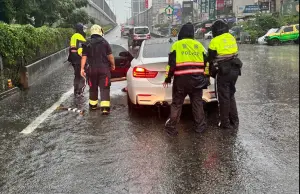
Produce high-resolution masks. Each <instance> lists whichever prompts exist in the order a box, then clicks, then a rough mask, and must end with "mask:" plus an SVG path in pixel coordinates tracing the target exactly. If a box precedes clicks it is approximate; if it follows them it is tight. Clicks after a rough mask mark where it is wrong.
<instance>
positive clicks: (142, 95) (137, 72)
mask: <svg viewBox="0 0 300 194" xmlns="http://www.w3.org/2000/svg"><path fill="white" fill-rule="evenodd" d="M171 46H172V43H169V42H168V39H153V40H146V41H144V42H143V43H142V45H141V47H140V49H139V51H138V53H137V56H136V57H135V58H134V59H133V60H132V61H131V67H130V68H129V70H128V72H127V88H128V95H127V96H128V103H129V104H128V105H129V107H131V106H134V105H142V106H144V105H146V106H153V105H165V106H166V105H170V104H171V103H172V84H171V85H169V87H168V88H164V87H163V85H162V84H163V82H164V80H165V75H166V66H167V64H168V54H169V52H170V49H171ZM210 82H211V85H210V86H209V87H208V89H206V90H204V91H203V97H202V98H203V100H204V101H205V102H207V103H209V102H215V101H217V99H216V94H215V87H214V79H213V78H211V79H210ZM189 103H190V100H189V97H188V96H187V97H186V99H185V102H184V104H189Z"/></svg>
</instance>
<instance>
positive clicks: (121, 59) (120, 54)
mask: <svg viewBox="0 0 300 194" xmlns="http://www.w3.org/2000/svg"><path fill="white" fill-rule="evenodd" d="M110 47H111V50H112V54H113V56H114V58H115V64H116V69H115V70H114V71H111V77H112V78H121V77H126V74H127V71H128V69H129V68H130V63H131V61H132V59H133V56H132V54H131V53H130V52H129V51H128V50H127V49H125V48H124V47H122V46H121V45H116V44H110Z"/></svg>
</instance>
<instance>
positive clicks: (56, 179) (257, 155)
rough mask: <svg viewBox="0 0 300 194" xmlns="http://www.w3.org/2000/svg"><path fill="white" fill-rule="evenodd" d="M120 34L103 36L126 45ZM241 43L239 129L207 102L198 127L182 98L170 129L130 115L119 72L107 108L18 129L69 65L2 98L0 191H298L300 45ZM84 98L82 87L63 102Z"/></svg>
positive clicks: (64, 79)
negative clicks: (203, 124) (79, 94)
mask: <svg viewBox="0 0 300 194" xmlns="http://www.w3.org/2000/svg"><path fill="white" fill-rule="evenodd" d="M119 34H120V33H119V29H116V30H115V31H113V32H112V33H111V34H109V35H108V36H107V38H108V39H109V40H114V41H115V42H116V43H117V42H121V43H122V44H125V45H126V43H127V40H126V39H121V38H120V37H119ZM116 36H118V38H117V39H116ZM115 39H116V40H115ZM204 44H205V45H207V42H205V43H204ZM239 47H240V52H239V56H240V58H241V60H242V61H243V62H244V66H243V71H242V76H241V77H240V78H239V80H238V84H237V93H236V98H237V103H238V110H239V115H240V127H239V130H238V131H222V130H220V129H219V128H218V127H217V120H216V118H217V108H216V106H215V105H210V106H209V110H208V111H209V114H208V128H207V131H206V132H205V133H204V134H201V135H199V134H195V133H194V132H193V131H192V130H191V124H192V120H191V118H192V115H191V113H190V112H191V111H190V107H189V106H187V107H185V109H184V111H183V113H182V114H183V115H182V119H181V121H180V124H179V125H178V127H179V129H180V132H179V136H178V137H175V138H170V137H168V136H167V135H166V134H165V133H164V131H163V127H164V123H165V120H166V119H167V118H166V117H163V118H161V119H159V118H158V116H157V112H156V110H155V109H154V108H146V109H142V110H140V111H139V112H138V114H133V115H129V114H128V111H127V101H126V94H124V93H122V92H121V89H122V88H123V87H125V86H126V82H125V81H123V82H116V83H113V84H112V88H111V96H112V113H111V115H110V116H108V117H104V116H102V115H101V114H100V112H97V111H96V112H89V111H87V112H86V114H85V115H84V116H80V115H79V114H76V113H73V112H67V111H59V110H56V111H54V112H53V113H52V114H51V115H50V116H49V117H48V118H47V119H46V120H45V121H44V122H42V124H41V125H40V126H39V127H38V128H37V129H35V131H34V132H33V133H31V134H27V135H23V134H20V133H19V132H21V131H22V130H23V129H24V128H25V127H26V126H27V125H29V124H30V123H31V122H32V121H33V120H35V119H36V117H38V116H39V115H41V114H42V113H43V112H44V111H45V110H46V109H47V108H49V107H50V106H52V104H54V103H55V102H56V101H57V100H58V99H59V98H60V97H61V96H62V94H63V93H65V92H66V91H68V90H69V89H70V88H71V87H72V79H73V77H72V76H73V75H72V67H70V66H65V67H63V68H62V69H61V70H57V71H55V72H53V74H52V75H51V76H49V77H46V78H44V79H43V80H41V81H40V82H38V83H37V84H36V85H35V86H33V87H32V88H31V89H30V90H29V91H28V92H26V93H19V94H16V95H14V96H11V97H10V98H8V99H5V100H3V101H1V102H0V122H1V126H0V142H1V143H0V163H1V165H0V193H3V194H9V193H43V194H44V193H49V194H50V193H51V194H52V193H72V194H74V193H82V194H83V193H88V194H90V193H103V194H108V193H118V194H119V193H137V194H142V193H153V194H157V193H166V194H171V193H176V194H177V193H178V194H179V193H186V194H193V193H195V194H196V193H197V194H198V193H203V194H210V193H216V194H217V193H234V194H241V193H272V194H275V193H276V194H277V193H278V194H283V193H284V194H285V193H286V194H291V193H299V48H298V46H297V45H285V46H279V47H269V46H258V45H239ZM87 103H88V89H86V92H85V97H84V98H82V99H74V98H73V96H70V97H69V98H68V99H67V100H66V101H64V103H63V105H64V106H66V107H78V108H82V109H85V110H88V104H87ZM165 111H166V112H167V110H165Z"/></svg>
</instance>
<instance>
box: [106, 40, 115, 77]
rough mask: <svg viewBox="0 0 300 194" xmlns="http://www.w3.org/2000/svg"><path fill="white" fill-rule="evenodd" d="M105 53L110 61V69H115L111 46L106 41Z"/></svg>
mask: <svg viewBox="0 0 300 194" xmlns="http://www.w3.org/2000/svg"><path fill="white" fill-rule="evenodd" d="M106 55H107V59H108V61H109V63H110V67H111V70H113V71H114V70H115V69H116V64H115V58H114V56H113V54H112V50H111V47H110V45H109V44H108V43H106Z"/></svg>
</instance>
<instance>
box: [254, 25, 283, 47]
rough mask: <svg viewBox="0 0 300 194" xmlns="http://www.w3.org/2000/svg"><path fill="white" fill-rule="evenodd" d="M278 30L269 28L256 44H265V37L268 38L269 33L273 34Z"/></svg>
mask: <svg viewBox="0 0 300 194" xmlns="http://www.w3.org/2000/svg"><path fill="white" fill-rule="evenodd" d="M277 30H278V28H271V29H270V30H269V31H268V32H267V33H266V34H265V35H264V36H262V37H260V38H258V39H257V42H258V44H267V42H266V41H265V37H266V36H268V35H269V34H271V33H274V32H276V31H277Z"/></svg>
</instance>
